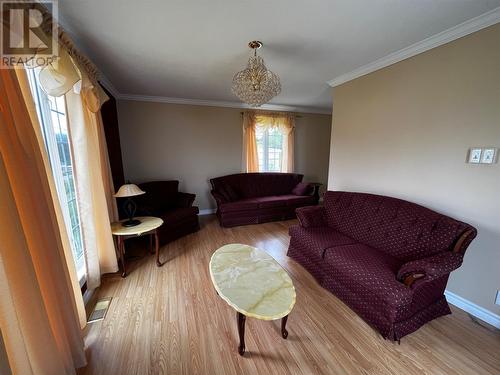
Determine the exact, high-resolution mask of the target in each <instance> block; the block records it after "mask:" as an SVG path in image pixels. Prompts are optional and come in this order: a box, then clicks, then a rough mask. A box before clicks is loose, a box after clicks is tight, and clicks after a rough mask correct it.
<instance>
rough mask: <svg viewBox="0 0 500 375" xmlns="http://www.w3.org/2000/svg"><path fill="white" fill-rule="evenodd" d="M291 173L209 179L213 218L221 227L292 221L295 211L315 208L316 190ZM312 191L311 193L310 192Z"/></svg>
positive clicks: (238, 175)
mask: <svg viewBox="0 0 500 375" xmlns="http://www.w3.org/2000/svg"><path fill="white" fill-rule="evenodd" d="M303 177H304V176H303V175H301V174H295V173H237V174H231V175H228V176H223V177H217V178H212V179H211V180H210V183H211V184H212V191H211V193H212V195H213V197H214V198H215V201H216V202H217V217H218V218H219V222H220V224H221V225H222V226H224V227H234V226H238V225H245V224H258V223H263V222H267V221H274V220H285V219H292V218H295V209H296V208H297V207H302V206H310V205H315V204H318V199H319V195H318V192H317V188H315V189H313V188H312V186H310V185H308V184H305V183H302V178H303ZM313 190H314V191H313Z"/></svg>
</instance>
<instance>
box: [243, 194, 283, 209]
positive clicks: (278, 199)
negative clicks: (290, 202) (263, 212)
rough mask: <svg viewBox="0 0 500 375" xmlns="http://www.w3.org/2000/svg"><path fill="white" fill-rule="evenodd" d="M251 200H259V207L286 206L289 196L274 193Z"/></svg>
mask: <svg viewBox="0 0 500 375" xmlns="http://www.w3.org/2000/svg"><path fill="white" fill-rule="evenodd" d="M251 200H252V201H255V202H257V203H258V204H259V208H268V207H285V206H286V202H287V196H286V195H285V196H284V195H273V196H270V197H259V198H253V199H251Z"/></svg>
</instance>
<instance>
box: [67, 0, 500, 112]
mask: <svg viewBox="0 0 500 375" xmlns="http://www.w3.org/2000/svg"><path fill="white" fill-rule="evenodd" d="M499 6H500V0H304V1H299V0H273V1H264V0H252V1H250V0H249V1H243V0H175V1H165V0H163V1H162V0H142V1H140V0H134V1H132V0H59V18H60V23H61V24H62V25H63V27H65V28H66V29H67V30H68V32H70V34H71V35H72V36H73V37H74V39H75V40H76V41H77V44H78V45H79V46H80V48H82V49H83V50H84V51H85V52H86V53H87V54H88V55H89V57H90V58H91V59H92V60H93V61H94V62H95V63H96V65H97V66H98V67H99V69H100V70H101V72H102V73H103V74H104V75H105V77H106V78H107V79H108V80H109V81H110V82H111V83H112V85H113V86H114V87H115V88H116V90H117V91H118V92H119V93H120V94H122V95H141V96H158V97H169V98H185V99H197V100H209V101H224V102H237V101H238V99H237V98H236V97H235V96H233V94H232V93H231V90H230V88H231V80H232V77H233V75H234V73H236V72H237V71H238V70H241V69H243V67H244V66H245V65H246V62H247V59H248V57H249V55H250V50H249V49H248V47H247V43H248V42H249V41H250V40H254V39H258V40H261V41H262V42H263V43H264V47H263V48H262V49H261V50H260V51H259V52H260V54H261V55H262V56H263V57H264V59H265V61H266V64H267V67H268V68H269V69H271V70H273V71H274V72H276V73H277V74H278V75H279V76H280V78H281V84H282V92H281V94H280V95H279V96H277V97H276V98H274V99H273V100H272V101H271V103H273V104H280V105H288V106H295V107H302V108H305V107H309V108H313V109H319V110H329V109H330V108H331V105H332V103H331V102H332V101H331V94H330V91H331V88H330V87H329V86H328V84H327V81H329V80H331V79H334V78H336V77H339V76H342V75H344V74H347V73H349V72H351V71H353V70H355V69H356V68H359V67H361V66H364V65H366V64H369V63H370V62H373V61H375V60H377V59H380V58H382V57H384V56H386V55H388V54H390V53H392V52H395V51H398V50H400V49H402V48H405V47H407V46H409V45H412V44H414V43H416V42H419V41H421V40H423V39H425V38H428V37H430V36H433V35H435V34H437V33H439V32H442V31H444V30H446V29H449V28H451V27H453V26H455V25H458V24H460V23H462V22H464V21H466V20H469V19H471V18H474V17H477V16H479V15H481V14H483V13H485V12H488V11H490V10H492V9H494V8H496V7H499Z"/></svg>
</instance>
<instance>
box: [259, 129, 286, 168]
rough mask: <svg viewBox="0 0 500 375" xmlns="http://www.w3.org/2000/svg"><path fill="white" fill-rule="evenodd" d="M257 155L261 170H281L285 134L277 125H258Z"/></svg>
mask: <svg viewBox="0 0 500 375" xmlns="http://www.w3.org/2000/svg"><path fill="white" fill-rule="evenodd" d="M255 137H256V140H257V155H258V158H259V172H281V166H282V165H283V138H284V137H283V134H282V132H281V130H280V129H278V128H277V127H264V126H259V125H257V127H256V132H255Z"/></svg>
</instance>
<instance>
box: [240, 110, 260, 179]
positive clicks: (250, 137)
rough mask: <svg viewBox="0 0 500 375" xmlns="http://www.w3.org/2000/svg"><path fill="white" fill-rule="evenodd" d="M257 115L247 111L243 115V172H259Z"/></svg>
mask: <svg viewBox="0 0 500 375" xmlns="http://www.w3.org/2000/svg"><path fill="white" fill-rule="evenodd" d="M256 126H257V123H256V121H255V113H253V112H249V111H246V112H244V113H243V156H242V171H243V172H258V171H259V159H258V155H257V139H256V137H255V129H256Z"/></svg>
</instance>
